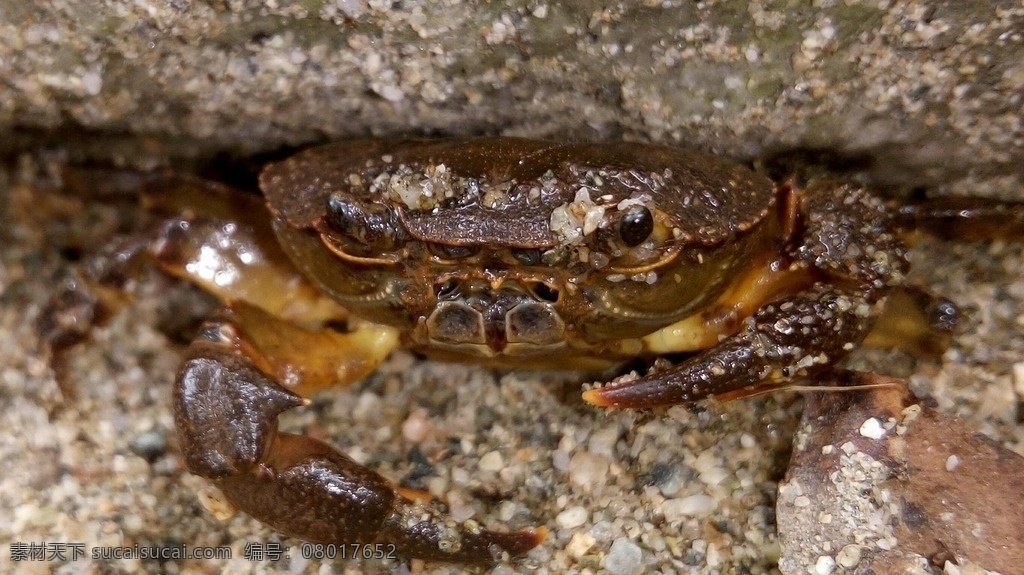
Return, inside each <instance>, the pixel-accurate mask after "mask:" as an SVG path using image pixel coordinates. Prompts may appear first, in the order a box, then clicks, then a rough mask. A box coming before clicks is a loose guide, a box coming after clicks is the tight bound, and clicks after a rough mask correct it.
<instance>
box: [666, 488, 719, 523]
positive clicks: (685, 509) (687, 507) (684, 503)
mask: <svg viewBox="0 0 1024 575" xmlns="http://www.w3.org/2000/svg"><path fill="white" fill-rule="evenodd" d="M715 506H716V504H715V500H714V498H713V497H710V496H708V495H704V494H703V493H699V494H697V495H690V496H688V497H679V498H676V499H667V500H666V501H665V502H664V503H662V504H661V513H662V514H663V515H664V516H665V520H666V521H669V522H672V521H682V520H684V519H686V518H688V517H705V516H707V515H709V514H711V512H712V511H714V510H715Z"/></svg>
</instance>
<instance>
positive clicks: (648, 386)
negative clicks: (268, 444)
mask: <svg viewBox="0 0 1024 575" xmlns="http://www.w3.org/2000/svg"><path fill="white" fill-rule="evenodd" d="M867 304H868V300H867V299H865V297H864V296H863V295H861V294H858V293H855V292H846V291H843V290H841V289H838V288H833V287H827V286H817V287H815V288H813V289H810V290H807V291H805V292H802V293H800V294H797V295H795V296H793V297H790V298H788V299H785V300H782V301H780V302H776V303H774V304H770V305H766V306H764V307H763V308H761V309H760V310H758V312H757V313H756V314H755V315H754V317H753V321H752V322H749V323H747V324H746V326H745V327H744V328H743V329H742V330H741V331H740V332H739V333H737V334H735V335H732V336H730V337H728V338H726V339H724V340H722V341H721V342H719V343H718V345H716V346H714V347H712V348H711V349H708V350H706V351H704V352H702V353H700V354H698V355H696V356H694V357H691V358H689V359H687V360H685V361H683V362H682V363H680V364H679V365H675V366H672V367H671V368H669V369H667V370H660V371H655V372H654V373H650V374H647V375H645V376H641V377H635V376H626V377H622V378H619V379H618V380H616V381H613V382H612V383H611V384H609V385H606V386H604V387H599V388H595V389H591V390H589V391H586V392H584V393H583V399H584V401H586V402H587V403H590V404H592V405H597V406H601V407H618V408H625V409H644V408H650V407H660V406H668V405H686V404H691V403H694V402H696V401H700V400H702V399H707V398H709V397H716V398H719V399H722V400H731V399H738V398H740V397H745V396H749V395H754V394H758V393H762V392H763V391H765V390H768V389H772V388H778V387H782V386H784V385H786V384H788V383H790V382H791V381H792V380H793V379H795V378H801V377H808V376H813V375H814V374H815V373H817V372H819V371H821V370H823V369H826V368H827V367H828V366H830V365H832V364H833V363H834V362H836V361H838V360H839V359H840V358H842V357H843V356H845V355H846V354H847V353H848V352H849V350H850V349H853V347H854V344H856V343H858V342H859V341H860V340H862V339H863V338H864V337H865V335H866V334H867V331H868V329H869V327H870V322H869V321H868V314H867V313H866V312H865V310H866V309H867V307H868V306H867Z"/></svg>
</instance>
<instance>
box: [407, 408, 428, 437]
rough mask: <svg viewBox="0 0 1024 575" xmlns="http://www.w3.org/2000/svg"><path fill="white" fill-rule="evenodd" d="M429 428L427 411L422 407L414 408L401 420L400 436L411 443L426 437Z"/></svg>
mask: <svg viewBox="0 0 1024 575" xmlns="http://www.w3.org/2000/svg"><path fill="white" fill-rule="evenodd" d="M429 430H430V420H429V419H428V418H427V412H426V411H425V410H422V409H414V410H412V412H411V413H409V417H407V418H405V421H403V422H402V437H404V438H405V439H406V440H407V441H411V442H412V443H420V442H421V441H423V440H424V439H426V437H427V432H428V431H429Z"/></svg>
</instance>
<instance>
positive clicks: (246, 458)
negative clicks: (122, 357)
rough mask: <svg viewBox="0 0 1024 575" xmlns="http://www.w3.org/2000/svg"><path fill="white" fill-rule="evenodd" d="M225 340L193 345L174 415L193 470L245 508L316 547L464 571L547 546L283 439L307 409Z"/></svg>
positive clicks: (320, 445)
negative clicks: (384, 554)
mask: <svg viewBox="0 0 1024 575" xmlns="http://www.w3.org/2000/svg"><path fill="white" fill-rule="evenodd" d="M228 331H230V330H228ZM224 334H225V326H224V325H223V324H220V325H219V324H216V323H210V324H207V326H206V328H205V329H204V332H203V334H201V335H200V337H199V339H197V340H196V341H195V342H193V343H192V345H191V347H190V348H189V352H188V356H187V358H186V361H185V363H184V365H183V367H182V369H181V371H180V372H179V374H178V378H177V381H176V384H175V391H174V402H175V413H174V416H175V423H176V425H177V428H178V433H179V436H180V441H181V446H182V455H183V456H184V459H185V463H186V465H187V466H188V468H189V470H190V471H192V473H195V474H197V475H200V476H203V477H207V478H209V479H210V480H212V481H213V483H214V484H215V485H216V486H217V487H218V488H219V489H220V490H221V491H222V492H223V493H224V495H225V497H226V498H227V499H228V500H229V501H231V503H233V504H234V505H235V506H236V507H238V508H239V509H241V510H243V511H245V512H246V513H248V514H249V515H251V516H253V517H255V518H256V519H259V520H260V521H262V522H264V523H267V524H268V525H270V526H272V527H274V528H276V529H278V530H280V531H282V532H284V533H285V534H287V535H290V536H294V537H297V538H300V539H303V540H306V541H312V542H317V543H336V544H351V543H363V544H365V543H376V544H383V545H386V546H389V548H388V550H389V551H393V552H394V553H395V554H396V555H401V556H404V557H416V558H423V559H430V560H438V561H446V562H456V563H473V564H492V563H494V562H497V561H499V560H502V559H503V558H507V557H514V556H517V555H522V554H523V553H525V552H527V551H529V550H530V549H532V548H533V547H535V546H537V545H538V544H539V543H540V542H541V541H542V540H543V539H544V537H545V535H546V532H545V530H544V529H538V530H536V531H531V530H526V531H517V532H511V533H502V532H498V531H489V530H485V529H480V528H478V527H477V526H475V525H473V524H465V523H457V522H455V521H453V520H451V519H449V518H447V517H445V516H444V515H443V514H440V513H437V512H434V511H433V510H431V509H430V508H429V507H427V506H424V505H421V504H419V503H416V502H413V501H411V500H409V499H406V498H404V497H402V495H401V494H400V493H399V491H398V490H396V488H395V486H394V485H393V484H392V483H391V482H390V481H388V480H387V479H385V478H384V477H382V476H381V475H379V474H378V473H376V472H374V471H372V470H370V469H368V468H366V467H363V466H362V465H359V464H358V463H356V462H355V461H353V460H352V459H350V458H349V457H347V456H345V455H344V454H342V453H340V452H338V451H337V450H335V449H334V448H333V447H331V446H330V445H328V444H326V443H324V442H322V441H319V440H316V439H313V438H311V437H307V436H302V435H292V434H284V433H279V432H278V430H277V416H278V415H279V414H280V413H282V412H284V411H286V410H288V409H291V408H293V407H297V406H300V405H303V404H305V403H307V402H306V400H304V399H303V398H301V397H300V396H298V395H296V394H295V393H293V392H291V391H289V390H287V389H285V388H284V387H282V386H281V385H279V384H277V383H276V382H275V381H273V380H272V379H271V378H270V377H268V376H267V375H265V374H264V373H263V372H262V371H260V370H259V369H257V368H256V367H255V366H254V364H253V362H252V360H251V359H250V358H249V357H248V356H247V355H245V353H243V352H242V351H241V350H239V349H238V347H236V346H234V345H231V343H230V342H229V341H225V340H224Z"/></svg>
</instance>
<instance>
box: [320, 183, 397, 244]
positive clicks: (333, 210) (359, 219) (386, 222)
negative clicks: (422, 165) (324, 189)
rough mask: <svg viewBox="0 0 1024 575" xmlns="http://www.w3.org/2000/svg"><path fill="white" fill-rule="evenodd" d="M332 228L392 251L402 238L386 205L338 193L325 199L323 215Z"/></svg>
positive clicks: (354, 238) (349, 236) (362, 241)
mask: <svg viewBox="0 0 1024 575" xmlns="http://www.w3.org/2000/svg"><path fill="white" fill-rule="evenodd" d="M324 219H325V220H326V222H327V225H328V226H330V228H331V229H332V230H334V231H335V232H338V233H339V234H342V235H343V236H345V237H346V238H347V239H350V240H354V241H355V242H358V243H359V244H362V245H363V246H366V247H370V248H375V249H379V250H386V251H391V250H394V249H395V248H397V247H398V244H399V243H400V241H401V240H402V234H401V232H402V228H401V226H399V225H398V224H397V222H396V221H395V218H394V214H393V213H392V211H391V210H390V209H389V208H388V207H387V206H381V205H377V204H371V205H368V206H364V205H363V204H360V203H358V202H354V201H352V200H350V199H349V198H346V197H344V196H342V195H340V194H332V195H331V197H330V198H328V200H327V214H326V217H325V218H324Z"/></svg>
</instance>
